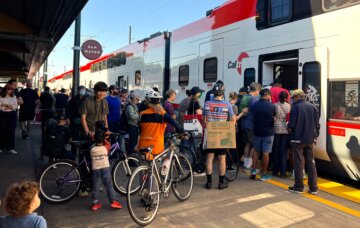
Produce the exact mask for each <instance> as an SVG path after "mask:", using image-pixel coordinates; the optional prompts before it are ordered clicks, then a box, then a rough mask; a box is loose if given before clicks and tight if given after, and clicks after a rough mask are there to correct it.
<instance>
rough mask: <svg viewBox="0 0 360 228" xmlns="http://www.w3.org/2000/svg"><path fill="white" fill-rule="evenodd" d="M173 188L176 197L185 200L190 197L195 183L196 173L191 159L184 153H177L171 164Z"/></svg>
mask: <svg viewBox="0 0 360 228" xmlns="http://www.w3.org/2000/svg"><path fill="white" fill-rule="evenodd" d="M171 180H172V185H171V189H172V190H173V192H174V195H175V197H176V198H177V199H178V200H180V201H185V200H187V199H188V198H189V197H190V194H191V191H192V189H193V184H194V175H193V173H192V167H191V164H190V161H189V159H188V158H187V157H186V156H184V155H182V154H175V155H174V158H173V160H172V164H171Z"/></svg>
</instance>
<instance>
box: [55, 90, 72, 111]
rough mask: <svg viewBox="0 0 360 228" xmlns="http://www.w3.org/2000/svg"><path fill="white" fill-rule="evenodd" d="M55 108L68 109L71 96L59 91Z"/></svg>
mask: <svg viewBox="0 0 360 228" xmlns="http://www.w3.org/2000/svg"><path fill="white" fill-rule="evenodd" d="M55 99H56V101H55V108H56V109H66V108H67V106H68V100H69V96H68V95H66V94H64V93H58V94H56V95H55Z"/></svg>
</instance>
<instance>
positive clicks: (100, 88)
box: [94, 82, 108, 92]
mask: <svg viewBox="0 0 360 228" xmlns="http://www.w3.org/2000/svg"><path fill="white" fill-rule="evenodd" d="M107 90H108V86H107V85H106V83H105V82H97V83H95V85H94V91H95V92H97V91H107Z"/></svg>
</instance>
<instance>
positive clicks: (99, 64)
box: [96, 62, 103, 71]
mask: <svg viewBox="0 0 360 228" xmlns="http://www.w3.org/2000/svg"><path fill="white" fill-rule="evenodd" d="M96 64H97V65H98V66H99V71H101V70H102V69H103V68H102V66H103V65H102V62H98V63H96Z"/></svg>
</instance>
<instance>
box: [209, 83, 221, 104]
mask: <svg viewBox="0 0 360 228" xmlns="http://www.w3.org/2000/svg"><path fill="white" fill-rule="evenodd" d="M219 85H224V82H223V81H221V80H217V81H216V82H215V84H214V86H213V88H212V89H211V90H209V91H208V92H207V93H206V96H205V102H207V101H212V100H214V93H213V90H214V88H215V86H219Z"/></svg>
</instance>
